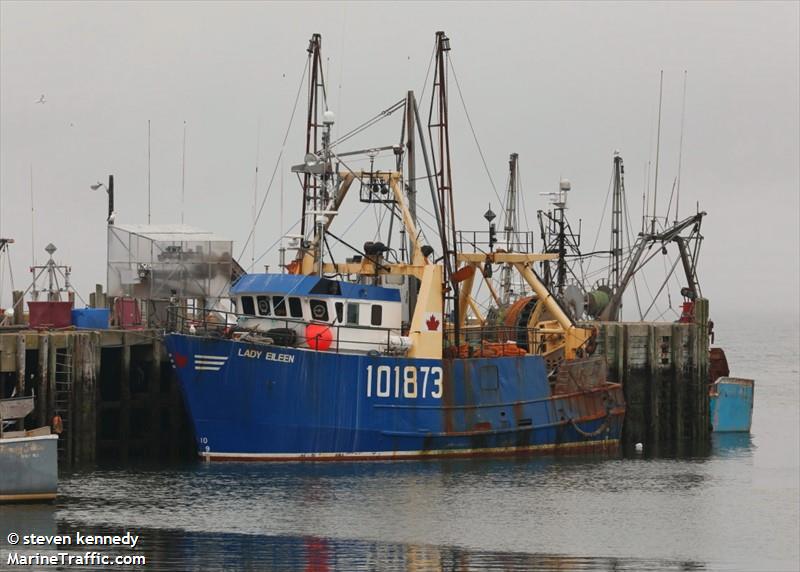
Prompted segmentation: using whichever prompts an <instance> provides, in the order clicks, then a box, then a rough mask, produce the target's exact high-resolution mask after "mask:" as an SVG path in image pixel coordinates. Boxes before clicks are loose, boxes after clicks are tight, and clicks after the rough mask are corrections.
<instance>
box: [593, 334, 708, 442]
mask: <svg viewBox="0 0 800 572" xmlns="http://www.w3.org/2000/svg"><path fill="white" fill-rule="evenodd" d="M593 325H595V326H597V327H598V329H599V336H598V344H597V350H596V354H597V355H603V356H605V357H606V360H607V362H608V366H609V378H610V380H611V381H615V382H618V383H621V384H622V386H623V390H624V393H625V402H626V406H627V412H626V415H625V426H624V430H623V442H624V444H625V445H626V446H633V445H634V444H636V443H643V444H645V445H646V446H649V447H652V446H653V445H657V444H659V443H665V442H686V441H688V442H705V441H707V440H708V439H709V438H710V431H711V427H710V418H709V402H708V348H709V345H708V332H707V329H706V327H705V325H702V326H701V325H699V324H683V323H641V322H630V323H629V322H602V323H595V324H593Z"/></svg>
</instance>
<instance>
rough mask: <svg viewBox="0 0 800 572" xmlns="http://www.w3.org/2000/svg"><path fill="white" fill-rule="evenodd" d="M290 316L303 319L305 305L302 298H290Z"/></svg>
mask: <svg viewBox="0 0 800 572" xmlns="http://www.w3.org/2000/svg"><path fill="white" fill-rule="evenodd" d="M289 314H290V315H291V316H292V318H302V317H303V303H302V302H301V301H300V298H289Z"/></svg>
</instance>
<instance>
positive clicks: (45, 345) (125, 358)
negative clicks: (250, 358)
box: [0, 329, 194, 466]
mask: <svg viewBox="0 0 800 572" xmlns="http://www.w3.org/2000/svg"><path fill="white" fill-rule="evenodd" d="M14 387H16V393H17V395H23V394H25V393H26V392H27V391H28V390H29V389H32V390H33V393H34V394H35V396H36V410H35V413H34V415H33V419H31V420H30V421H31V423H32V424H37V425H46V424H51V423H52V421H53V418H54V417H55V416H58V417H60V419H61V423H62V426H63V431H62V434H61V438H60V439H59V461H60V463H61V464H62V466H69V465H74V464H83V463H92V462H95V461H98V460H102V461H119V462H122V463H125V462H127V461H128V460H130V459H133V458H135V459H148V460H159V459H162V460H163V459H178V458H186V457H187V456H188V457H191V456H192V453H193V451H194V446H193V444H192V437H191V430H190V428H189V425H188V420H187V417H186V414H185V411H184V408H183V401H182V399H181V396H180V393H179V390H178V386H177V381H176V380H175V377H174V375H173V371H172V367H171V365H170V362H169V359H168V358H167V356H166V353H165V350H164V345H163V343H162V341H161V338H160V335H159V331H158V330H147V329H142V330H98V331H86V330H57V331H34V330H18V331H8V332H4V331H0V391H2V394H3V395H10V393H11V392H12V391H13V389H14Z"/></svg>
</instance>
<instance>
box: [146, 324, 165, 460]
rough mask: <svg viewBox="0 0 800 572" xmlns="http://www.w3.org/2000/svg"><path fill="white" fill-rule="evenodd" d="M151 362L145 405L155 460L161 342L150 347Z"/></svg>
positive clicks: (158, 446) (158, 443) (158, 438)
mask: <svg viewBox="0 0 800 572" xmlns="http://www.w3.org/2000/svg"><path fill="white" fill-rule="evenodd" d="M151 348H152V349H151V351H152V360H151V361H150V371H149V372H148V374H147V404H148V407H149V408H150V427H149V431H148V433H149V437H150V446H149V447H148V449H149V450H150V454H151V455H152V456H153V457H154V458H156V457H157V456H158V454H159V451H160V450H161V449H162V446H161V441H162V437H161V426H160V425H161V424H160V421H161V395H160V391H161V340H160V339H156V340H154V341H153V343H152V346H151Z"/></svg>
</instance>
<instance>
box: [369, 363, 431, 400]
mask: <svg viewBox="0 0 800 572" xmlns="http://www.w3.org/2000/svg"><path fill="white" fill-rule="evenodd" d="M373 395H374V396H375V397H394V398H400V397H405V398H407V399H416V398H417V397H420V398H423V399H424V398H426V397H433V398H434V399H441V397H442V368H440V367H429V366H426V365H423V366H419V367H416V366H413V365H407V366H399V365H396V366H393V367H392V366H388V365H381V366H378V367H373V366H371V365H368V366H367V397H372V396H373Z"/></svg>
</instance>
